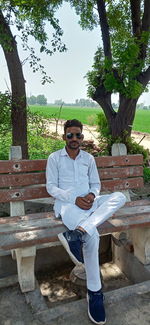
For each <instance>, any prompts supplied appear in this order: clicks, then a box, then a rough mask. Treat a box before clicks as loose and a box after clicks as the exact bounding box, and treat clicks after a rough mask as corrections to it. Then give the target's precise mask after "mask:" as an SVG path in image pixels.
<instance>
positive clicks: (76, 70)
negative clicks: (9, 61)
mask: <svg viewBox="0 0 150 325" xmlns="http://www.w3.org/2000/svg"><path fill="white" fill-rule="evenodd" d="M58 18H60V25H61V27H62V29H63V31H64V36H63V41H64V43H65V44H66V46H67V48H68V51H67V52H65V53H56V54H54V55H53V56H52V57H49V56H46V55H42V56H41V57H42V62H41V63H42V64H43V65H44V66H45V70H46V72H47V74H49V75H50V76H51V78H52V79H53V81H54V83H51V84H46V85H44V86H43V85H41V83H40V80H41V76H40V73H33V72H32V70H31V68H29V66H28V64H27V63H26V64H25V65H24V66H23V70H24V76H25V79H26V82H27V83H26V91H27V96H30V95H35V96H37V95H39V94H44V95H45V96H46V98H47V100H48V102H49V103H53V102H54V101H55V100H56V99H62V101H64V102H67V103H73V102H75V100H76V99H80V98H87V87H86V84H87V80H86V79H85V78H84V76H85V75H86V73H87V71H88V70H90V69H91V66H92V63H93V56H94V53H95V51H96V49H97V46H98V45H99V42H100V41H101V40H100V32H99V28H96V29H94V31H92V32H91V31H82V30H81V27H80V26H79V25H78V17H77V16H76V14H75V12H74V10H73V9H71V8H70V6H69V5H68V4H65V5H64V6H63V8H61V9H60V10H59V13H58ZM17 42H18V48H19V54H20V58H21V61H22V60H24V59H25V58H26V56H27V54H26V53H25V52H23V51H22V48H21V46H19V38H17ZM32 46H34V47H35V46H36V49H37V52H38V45H35V43H33V44H32ZM0 56H1V85H0V91H5V90H6V89H7V87H9V88H10V83H9V76H8V72H7V65H6V62H5V59H4V56H3V52H2V50H1V49H0ZM113 101H114V102H116V101H117V97H113ZM139 102H140V103H142V102H143V103H144V104H145V105H150V92H149V93H145V94H144V95H142V96H141V97H140V99H139Z"/></svg>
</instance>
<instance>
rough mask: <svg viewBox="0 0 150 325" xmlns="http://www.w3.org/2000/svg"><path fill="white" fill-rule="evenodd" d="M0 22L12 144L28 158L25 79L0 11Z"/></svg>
mask: <svg viewBox="0 0 150 325" xmlns="http://www.w3.org/2000/svg"><path fill="white" fill-rule="evenodd" d="M0 23H1V26H2V29H3V37H4V36H5V39H7V43H6V41H5V43H4V42H3V39H2V41H1V45H2V48H3V51H4V55H5V58H6V62H7V66H8V71H9V76H10V82H11V90H12V111H11V119H12V144H13V145H14V146H17V145H19V146H21V147H22V156H23V159H25V158H28V145H27V111H26V91H25V80H24V76H23V71H22V65H21V62H20V59H19V55H18V51H17V44H16V41H15V38H14V37H13V35H12V33H11V30H10V28H9V25H8V24H7V22H6V20H5V18H4V16H3V14H2V12H1V11H0Z"/></svg>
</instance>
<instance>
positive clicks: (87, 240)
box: [83, 228, 101, 291]
mask: <svg viewBox="0 0 150 325" xmlns="http://www.w3.org/2000/svg"><path fill="white" fill-rule="evenodd" d="M83 242H84V243H83V257H84V265H85V270H86V278H87V288H88V289H89V290H91V291H98V290H100V289H101V280H100V271H99V234H98V231H97V229H96V228H95V231H94V232H93V234H92V236H90V235H89V234H87V233H86V234H85V235H83Z"/></svg>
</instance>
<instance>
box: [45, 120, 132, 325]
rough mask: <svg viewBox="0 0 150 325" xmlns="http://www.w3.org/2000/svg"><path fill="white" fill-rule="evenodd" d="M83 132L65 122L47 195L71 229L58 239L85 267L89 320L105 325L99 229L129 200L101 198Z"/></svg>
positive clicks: (51, 164) (48, 170) (51, 166)
mask: <svg viewBox="0 0 150 325" xmlns="http://www.w3.org/2000/svg"><path fill="white" fill-rule="evenodd" d="M82 129H83V125H82V124H81V122H80V121H78V120H75V119H74V120H68V121H66V122H65V124H64V135H63V140H64V141H65V142H66V146H65V147H64V148H63V149H61V150H58V151H56V152H54V153H52V154H51V155H50V156H49V158H48V161H47V168H46V178H47V191H48V193H49V194H50V195H52V196H53V197H54V198H55V204H54V211H55V215H56V217H59V216H61V218H62V221H63V223H64V225H65V226H66V227H67V228H68V231H66V232H64V233H61V234H59V235H58V237H59V239H60V241H61V242H62V244H63V246H64V247H65V249H66V250H67V252H68V254H69V255H70V257H71V259H72V261H73V262H74V263H75V264H76V265H78V264H81V263H84V265H85V271H86V278H87V300H88V315H89V318H90V319H91V321H92V322H93V323H95V324H105V322H106V316H105V309H104V305H103V293H102V291H101V279H100V272H99V234H98V231H97V226H99V225H101V224H102V223H103V222H104V221H105V220H107V219H108V218H109V217H110V216H112V215H113V214H114V213H115V212H116V211H117V210H118V209H119V208H121V207H122V206H123V205H124V204H125V202H126V198H125V196H124V195H123V194H122V193H120V192H115V193H112V194H108V195H99V192H100V179H99V175H98V171H97V167H96V164H95V159H94V158H93V156H92V155H91V154H89V153H87V152H85V151H83V150H80V145H81V143H82V141H83V138H84V136H83V134H82Z"/></svg>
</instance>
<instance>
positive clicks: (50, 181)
mask: <svg viewBox="0 0 150 325" xmlns="http://www.w3.org/2000/svg"><path fill="white" fill-rule="evenodd" d="M58 178H59V170H58V162H57V159H56V157H55V156H54V155H53V154H51V155H50V156H49V158H48V160H47V166H46V190H47V192H48V193H49V194H50V195H51V196H53V197H54V198H55V199H59V200H61V201H65V202H69V203H75V200H76V196H75V195H74V193H71V192H70V189H68V190H63V189H61V188H59V187H58Z"/></svg>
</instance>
